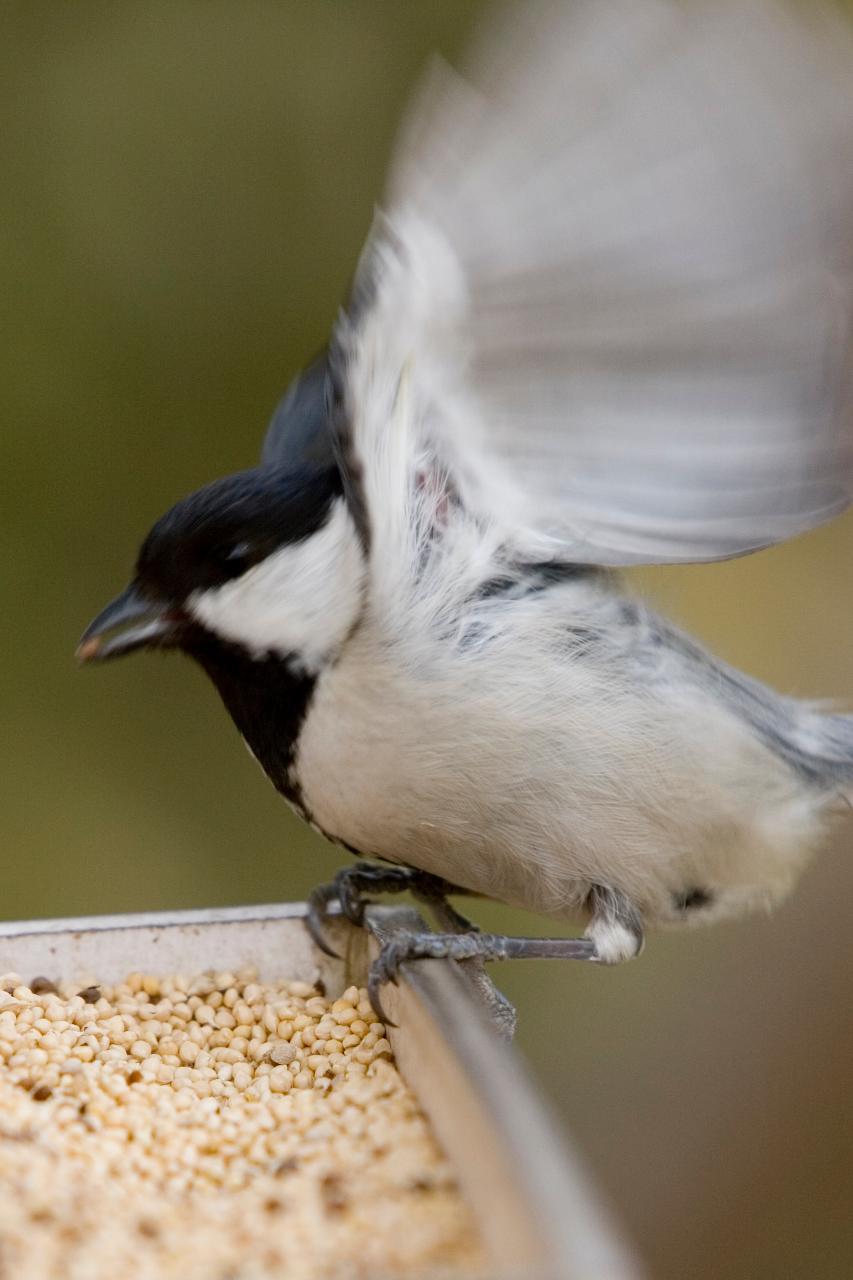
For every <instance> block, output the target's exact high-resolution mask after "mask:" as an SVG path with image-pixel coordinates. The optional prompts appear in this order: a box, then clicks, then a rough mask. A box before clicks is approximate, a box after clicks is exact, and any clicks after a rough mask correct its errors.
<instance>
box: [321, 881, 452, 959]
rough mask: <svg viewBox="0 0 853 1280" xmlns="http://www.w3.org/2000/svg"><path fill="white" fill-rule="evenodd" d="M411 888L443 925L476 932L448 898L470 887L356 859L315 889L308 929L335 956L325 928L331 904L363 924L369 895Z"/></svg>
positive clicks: (355, 922) (349, 918)
mask: <svg viewBox="0 0 853 1280" xmlns="http://www.w3.org/2000/svg"><path fill="white" fill-rule="evenodd" d="M407 891H408V892H410V893H411V894H413V896H414V897H415V898H417V899H418V901H420V902H423V903H424V904H425V905H426V906H428V907H430V909H431V910H433V911H434V912H435V913H436V915H437V916H438V918H439V922H440V924H441V927H442V928H445V929H448V930H450V929H459V930H461V931H463V932H465V933H474V932H476V926H475V925H473V924H472V923H471V922H470V920H466V918H465V917H464V916H463V915H461V914H460V913H459V912H458V911H456V909H455V908H454V907H452V906H451V905H450V903H449V902H448V901H447V895H448V894H449V893H459V894H466V893H468V892H469V890H467V889H460V888H458V887H457V886H456V885H454V884H451V883H450V882H449V881H448V880H443V879H442V877H441V876H434V875H431V874H430V873H429V872H427V871H418V870H417V869H416V868H415V867H404V866H396V865H391V864H388V865H383V864H380V863H376V862H356V863H355V865H354V866H350V867H342V868H341V869H340V871H337V872H336V873H335V878H334V880H332V881H331V883H329V884H322V885H318V887H317V888H316V889H314V890H313V891H312V892H311V894H310V895H309V898H308V914H307V915H306V918H305V923H306V925H307V927H308V932H309V933H310V934H311V937H312V938H313V939H314V941H315V942H316V944H317V946H318V947H319V948H320V950H321V951H324V952H325V953H326V955H330V956H335V955H336V954H337V953H336V952H335V951H334V950H333V948H332V947H331V946H330V945H329V943H328V942H327V940H326V937H325V930H324V925H325V922H326V919H327V916H328V913H329V907H330V906H331V904H332V903H333V902H336V903H338V905H339V906H340V909H341V913H342V915H343V916H344V917H345V918H346V919H347V920H349V921H351V923H352V924H355V925H362V924H363V923H364V908H365V906H366V905H367V902H368V901H369V899H366V898H365V896H364V895H365V894H369V893H406V892H407Z"/></svg>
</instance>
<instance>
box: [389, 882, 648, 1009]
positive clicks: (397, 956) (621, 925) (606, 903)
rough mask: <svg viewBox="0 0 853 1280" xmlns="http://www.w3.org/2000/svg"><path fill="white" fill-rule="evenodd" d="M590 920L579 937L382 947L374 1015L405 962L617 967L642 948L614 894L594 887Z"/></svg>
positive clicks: (624, 904) (411, 941) (435, 938)
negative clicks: (536, 961)
mask: <svg viewBox="0 0 853 1280" xmlns="http://www.w3.org/2000/svg"><path fill="white" fill-rule="evenodd" d="M587 905H588V907H589V908H590V910H591V912H592V918H591V920H590V923H589V926H588V928H587V930H586V933H585V935H584V937H582V938H516V937H507V936H505V935H503V934H495V933H480V932H467V933H410V934H406V935H403V936H401V937H397V938H392V939H391V941H389V942H387V943H385V945H384V946H383V948H382V950H381V951H380V953H379V955H378V956H377V958H376V960H374V962H373V964H372V965H371V968H370V976H369V979H368V994H369V996H370V1001H371V1004H372V1005H373V1008H374V1009H375V1011H376V1013H377V1014H378V1015H379V1017H380V1018H382V1020H383V1021H384V1022H388V1021H389V1019H388V1017H387V1015H386V1014H385V1012H384V1010H383V1009H382V1002H381V1000H380V998H379V991H380V988H381V987H382V986H383V984H384V983H386V982H396V980H397V974H398V972H399V968H400V965H401V964H404V963H406V962H407V961H409V960H427V959H429V960H458V961H463V960H474V959H477V960H480V961H481V962H486V961H491V960H532V959H547V960H591V961H594V962H596V963H598V964H617V963H618V962H619V961H620V960H629V959H631V958H632V957H633V956H635V955H638V954H639V952H640V950H641V948H642V944H643V930H642V923H641V920H640V915H639V913H638V911H637V910H636V908H635V907H634V906H633V904H632V903H631V902H630V901H629V899H628V898H627V897H626V896H625V895H624V894H623V893H621V892H620V891H619V890H617V889H610V888H606V887H604V886H599V885H595V886H593V888H592V890H591V891H590V893H589V895H588V898H587Z"/></svg>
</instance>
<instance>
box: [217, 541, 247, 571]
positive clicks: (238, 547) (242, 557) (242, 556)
mask: <svg viewBox="0 0 853 1280" xmlns="http://www.w3.org/2000/svg"><path fill="white" fill-rule="evenodd" d="M252 551H253V548H252V544H251V542H235V543H232V545H231V546H229V547H223V549H222V559H223V560H224V562H225V564H226V565H227V566H228V568H229V569H230V570H231V571H232V572H233V573H242V571H243V570H244V569H248V567H249V566H250V565H251V563H252V558H253V556H252Z"/></svg>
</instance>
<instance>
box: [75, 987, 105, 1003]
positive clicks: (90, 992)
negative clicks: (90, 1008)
mask: <svg viewBox="0 0 853 1280" xmlns="http://www.w3.org/2000/svg"><path fill="white" fill-rule="evenodd" d="M77 994H78V996H82V998H83V999H84V1000H85V1001H86V1004H97V1003H98V1001H99V1000H100V998H101V988H100V987H85V988H84V989H83V990H82V991H78V992H77Z"/></svg>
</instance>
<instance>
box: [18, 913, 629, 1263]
mask: <svg viewBox="0 0 853 1280" xmlns="http://www.w3.org/2000/svg"><path fill="white" fill-rule="evenodd" d="M304 916H305V908H304V906H303V905H302V904H300V903H284V904H274V905H270V906H259V907H231V908H226V909H221V910H204V911H180V912H171V913H167V914H153V913H152V914H140V915H113V916H94V917H88V918H83V919H65V920H34V921H33V920H29V921H21V922H15V923H5V924H0V972H16V973H20V974H47V975H50V976H51V978H52V979H54V980H55V981H65V980H67V981H76V980H78V978H80V977H81V976H84V975H85V976H86V977H91V976H92V975H96V976H97V978H98V979H99V980H100V981H102V982H104V983H117V982H121V981H123V980H124V978H125V977H126V976H127V975H128V973H131V972H134V971H139V972H146V973H154V974H157V973H161V974H165V973H200V972H202V971H205V970H207V969H215V970H223V969H231V970H233V971H237V970H239V969H241V968H244V967H246V966H249V965H251V966H254V967H255V968H257V970H258V973H259V977H260V979H261V980H262V981H263V980H267V979H269V980H272V979H278V978H282V977H286V978H287V979H289V980H292V981H300V982H306V983H315V982H317V981H320V982H322V984H323V985H324V987H325V990H326V992H327V994H328V995H329V996H330V997H336V996H337V995H339V994H340V993H341V992H343V991H344V989H345V988H346V987H348V986H349V985H351V984H356V985H359V986H362V985H364V983H365V981H366V977H367V970H368V967H369V964H370V960H371V956H372V955H375V953H376V950H377V943H376V939H375V936H373V935H375V934H377V933H381V935H382V937H383V938H387V937H389V936H391V935H393V933H394V931H395V930H397V929H411V928H413V927H415V928H416V927H418V925H419V924H420V925H421V927H422V922H420V918H419V917H418V916H417V914H416V913H414V912H412V911H410V910H409V909H407V908H401V907H373V908H370V909H369V911H368V928H367V929H356V928H353V927H352V926H351V925H349V924H347V923H346V922H344V921H343V920H342V919H337V920H334V921H332V922H331V925H332V935H331V936H332V938H333V941H334V944H335V946H336V947H337V948H338V949H339V950H340V953H341V958H340V959H335V958H332V957H330V956H327V955H325V954H323V953H322V952H321V951H320V950H319V948H318V947H317V946H316V945H315V943H314V942H313V941H312V939H311V937H310V935H309V933H308V931H307V929H306V927H305V923H304ZM383 1002H384V1003H385V1006H386V1009H387V1012H388V1015H389V1017H390V1018H391V1019H393V1020H394V1022H395V1023H396V1024H397V1025H396V1026H389V1027H388V1037H389V1039H390V1041H391V1046H392V1049H393V1052H394V1056H395V1059H396V1063H397V1067H398V1069H399V1071H400V1073H401V1075H402V1076H403V1078H404V1080H405V1081H406V1083H407V1084H408V1086H409V1088H410V1089H411V1090H412V1092H413V1093H414V1094H415V1096H416V1097H417V1099H418V1102H419V1103H420V1106H421V1107H422V1109H423V1111H424V1112H425V1114H426V1116H427V1117H428V1119H429V1122H430V1124H431V1126H432V1130H433V1133H434V1135H435V1137H436V1139H437V1141H438V1143H439V1144H440V1146H441V1147H442V1148H443V1150H444V1152H445V1154H446V1156H447V1157H448V1159H449V1161H450V1164H451V1166H452V1168H453V1171H454V1174H455V1176H456V1179H457V1181H458V1184H459V1187H460V1189H461V1192H462V1195H463V1197H464V1198H465V1200H466V1201H467V1203H468V1205H469V1206H470V1208H471V1210H472V1212H473V1215H474V1219H475V1222H476V1225H477V1227H478V1229H479V1232H480V1235H481V1238H482V1241H483V1243H484V1247H485V1250H486V1254H487V1256H488V1257H489V1259H490V1270H489V1276H490V1280H501V1278H503V1277H507V1278H510V1277H518V1278H521V1277H524V1280H591V1278H592V1277H594V1278H595V1280H634V1278H635V1277H638V1276H639V1275H640V1269H639V1267H638V1264H637V1263H636V1261H635V1259H634V1258H633V1257H632V1255H631V1253H630V1251H629V1249H628V1248H627V1247H626V1245H625V1244H624V1242H623V1240H622V1238H621V1237H620V1233H619V1231H618V1230H617V1229H616V1227H615V1225H614V1223H613V1221H612V1220H611V1217H610V1214H609V1213H608V1211H607V1210H606V1209H605V1207H604V1206H603V1205H602V1203H601V1202H600V1200H599V1198H598V1196H597V1194H596V1192H595V1190H594V1189H593V1187H592V1186H591V1184H590V1182H589V1180H588V1178H587V1176H586V1174H585V1172H584V1170H583V1168H582V1164H581V1162H580V1161H579V1159H578V1158H577V1156H576V1155H575V1154H574V1153H573V1152H572V1150H571V1147H570V1145H569V1144H568V1143H567V1142H565V1141H563V1140H561V1138H560V1136H559V1126H558V1125H557V1123H556V1122H555V1121H554V1119H553V1117H552V1116H550V1115H549V1113H548V1110H547V1107H546V1106H545V1104H544V1103H543V1101H542V1099H541V1098H540V1096H539V1094H538V1090H537V1088H536V1086H535V1085H534V1084H533V1083H532V1081H531V1080H530V1078H529V1076H528V1074H527V1073H526V1071H525V1069H524V1066H523V1065H522V1062H521V1060H520V1058H519V1056H518V1054H517V1053H516V1052H515V1050H514V1049H513V1048H512V1046H511V1045H510V1044H508V1043H507V1042H506V1041H505V1040H504V1039H503V1038H502V1037H501V1036H500V1035H499V1034H498V1033H497V1031H496V1030H495V1028H494V1026H493V1025H492V1024H491V1023H490V1020H489V1017H488V1015H487V1013H486V1012H485V1011H484V1009H483V1007H482V1004H481V1001H480V1000H479V999H478V998H477V994H476V990H475V988H474V986H473V985H472V984H471V982H470V981H469V980H468V978H467V977H466V975H465V974H464V973H463V972H462V970H461V969H460V967H459V966H458V965H457V964H455V963H453V962H451V961H443V960H420V961H417V962H416V963H409V964H405V965H403V966H402V968H401V971H400V980H399V983H398V984H397V985H396V986H392V985H389V986H387V987H385V988H384V989H383Z"/></svg>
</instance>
